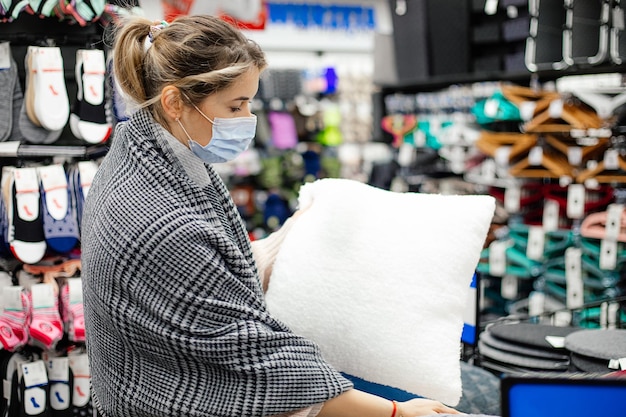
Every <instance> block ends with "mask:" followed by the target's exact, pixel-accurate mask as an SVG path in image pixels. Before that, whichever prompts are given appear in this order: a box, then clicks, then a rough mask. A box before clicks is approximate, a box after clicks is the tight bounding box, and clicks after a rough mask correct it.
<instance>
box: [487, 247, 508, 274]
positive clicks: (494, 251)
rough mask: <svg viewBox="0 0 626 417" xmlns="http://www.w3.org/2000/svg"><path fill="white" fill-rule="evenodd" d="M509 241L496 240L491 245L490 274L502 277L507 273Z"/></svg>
mask: <svg viewBox="0 0 626 417" xmlns="http://www.w3.org/2000/svg"><path fill="white" fill-rule="evenodd" d="M507 247H508V242H505V241H500V240H494V241H493V242H491V244H490V245H489V274H490V275H493V276H494V277H501V276H503V275H504V274H505V273H506V249H507Z"/></svg>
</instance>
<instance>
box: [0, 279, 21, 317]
mask: <svg viewBox="0 0 626 417" xmlns="http://www.w3.org/2000/svg"><path fill="white" fill-rule="evenodd" d="M22 289H23V288H22V287H21V286H19V285H18V286H10V287H4V289H3V290H2V305H3V307H4V309H5V310H8V311H23V310H24V304H22Z"/></svg>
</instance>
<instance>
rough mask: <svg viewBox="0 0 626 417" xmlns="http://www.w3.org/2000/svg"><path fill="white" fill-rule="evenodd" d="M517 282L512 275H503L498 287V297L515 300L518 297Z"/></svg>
mask: <svg viewBox="0 0 626 417" xmlns="http://www.w3.org/2000/svg"><path fill="white" fill-rule="evenodd" d="M518 288H519V281H518V278H517V277H516V276H514V275H505V276H503V277H502V283H501V285H500V295H501V296H502V298H504V299H507V300H515V299H516V298H517V297H518V296H519V291H518Z"/></svg>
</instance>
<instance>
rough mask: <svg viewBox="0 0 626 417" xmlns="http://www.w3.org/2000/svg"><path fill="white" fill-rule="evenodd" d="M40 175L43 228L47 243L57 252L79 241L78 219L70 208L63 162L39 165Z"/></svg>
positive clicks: (67, 248)
mask: <svg viewBox="0 0 626 417" xmlns="http://www.w3.org/2000/svg"><path fill="white" fill-rule="evenodd" d="M38 172H39V178H40V179H41V190H42V200H43V204H42V208H43V228H44V236H45V240H46V243H47V244H48V245H49V246H50V248H51V249H54V250H55V251H57V252H59V253H65V252H69V251H70V250H72V249H73V248H74V247H75V246H76V245H77V244H78V240H79V237H78V222H77V220H76V217H75V216H74V212H73V210H71V199H70V193H69V190H68V184H67V177H66V175H65V170H64V169H63V165H60V164H56V165H49V166H43V167H39V168H38Z"/></svg>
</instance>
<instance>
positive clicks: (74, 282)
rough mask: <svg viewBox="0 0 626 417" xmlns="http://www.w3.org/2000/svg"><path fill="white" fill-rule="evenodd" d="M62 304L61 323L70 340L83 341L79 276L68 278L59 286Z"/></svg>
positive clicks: (83, 323) (81, 298)
mask: <svg viewBox="0 0 626 417" xmlns="http://www.w3.org/2000/svg"><path fill="white" fill-rule="evenodd" d="M61 302H62V305H63V323H64V324H65V328H66V329H67V335H68V338H69V340H70V341H72V342H84V341H85V315H84V312H83V293H82V283H81V279H80V278H68V279H67V284H65V285H64V286H63V287H61Z"/></svg>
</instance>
